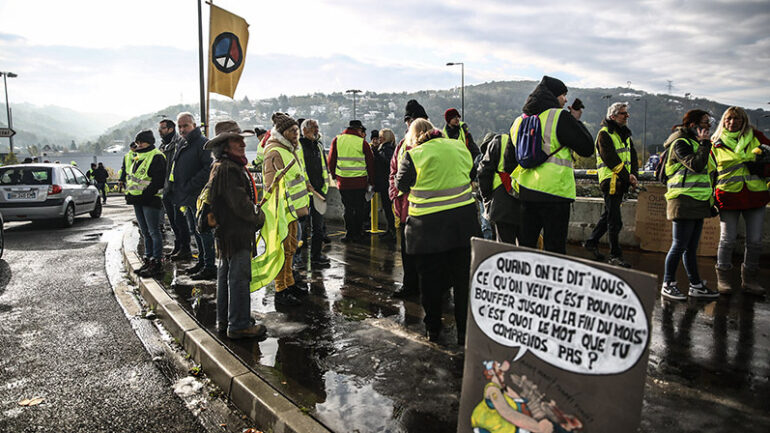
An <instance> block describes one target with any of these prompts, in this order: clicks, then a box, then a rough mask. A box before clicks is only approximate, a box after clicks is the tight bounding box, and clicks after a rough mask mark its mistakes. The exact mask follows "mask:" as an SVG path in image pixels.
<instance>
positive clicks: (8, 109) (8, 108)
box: [0, 71, 18, 153]
mask: <svg viewBox="0 0 770 433" xmlns="http://www.w3.org/2000/svg"><path fill="white" fill-rule="evenodd" d="M0 75H2V76H3V86H5V109H6V112H7V114H8V128H9V129H13V118H11V106H10V105H8V82H7V81H6V77H8V78H16V77H18V75H16V74H14V73H13V72H2V71H0ZM8 142H9V143H10V153H13V136H10V137H8Z"/></svg>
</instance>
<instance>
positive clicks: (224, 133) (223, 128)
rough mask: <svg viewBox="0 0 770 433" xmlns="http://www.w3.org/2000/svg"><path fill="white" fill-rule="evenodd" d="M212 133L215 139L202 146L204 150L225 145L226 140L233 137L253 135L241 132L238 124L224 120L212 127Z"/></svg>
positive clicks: (250, 132) (252, 133)
mask: <svg viewBox="0 0 770 433" xmlns="http://www.w3.org/2000/svg"><path fill="white" fill-rule="evenodd" d="M214 133H215V134H217V135H216V137H214V138H212V139H211V140H209V141H207V142H206V145H205V146H203V148H204V149H211V148H213V147H214V146H219V145H222V144H225V143H227V140H229V139H231V138H235V137H251V136H253V135H254V132H253V131H241V127H240V126H238V122H236V121H234V120H224V121H222V122H217V124H216V126H214Z"/></svg>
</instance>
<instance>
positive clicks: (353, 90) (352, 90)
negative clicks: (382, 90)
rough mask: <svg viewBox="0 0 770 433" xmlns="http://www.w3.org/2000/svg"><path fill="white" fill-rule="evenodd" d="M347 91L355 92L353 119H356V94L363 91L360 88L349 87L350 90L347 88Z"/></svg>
mask: <svg viewBox="0 0 770 433" xmlns="http://www.w3.org/2000/svg"><path fill="white" fill-rule="evenodd" d="M345 93H352V94H353V119H352V120H355V118H356V95H357V94H359V93H361V91H360V90H358V89H349V90H345Z"/></svg>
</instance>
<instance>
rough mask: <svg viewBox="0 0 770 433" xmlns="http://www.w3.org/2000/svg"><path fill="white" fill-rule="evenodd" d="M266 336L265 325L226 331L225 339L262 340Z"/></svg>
mask: <svg viewBox="0 0 770 433" xmlns="http://www.w3.org/2000/svg"><path fill="white" fill-rule="evenodd" d="M266 334H267V328H266V327H265V325H254V326H252V327H249V328H245V329H236V330H229V329H228V330H227V338H229V339H231V340H239V339H241V338H262V337H264V336H265V335H266Z"/></svg>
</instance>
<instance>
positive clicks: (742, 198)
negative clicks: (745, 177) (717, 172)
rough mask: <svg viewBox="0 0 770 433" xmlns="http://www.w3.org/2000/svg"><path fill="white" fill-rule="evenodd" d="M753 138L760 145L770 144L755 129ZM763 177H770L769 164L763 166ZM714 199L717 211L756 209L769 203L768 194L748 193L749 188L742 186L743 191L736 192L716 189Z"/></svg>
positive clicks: (765, 192)
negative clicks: (755, 138)
mask: <svg viewBox="0 0 770 433" xmlns="http://www.w3.org/2000/svg"><path fill="white" fill-rule="evenodd" d="M754 136H755V137H757V140H759V142H760V143H761V144H770V140H769V139H768V138H767V137H765V135H764V134H762V132H760V131H758V130H756V129H755V130H754ZM763 175H764V177H768V176H770V164H765V166H764V173H763ZM715 199H716V205H717V207H718V208H719V210H743V209H756V208H759V207H763V206H766V205H767V204H768V203H770V192H768V191H749V188H748V187H747V186H746V185H745V184H744V185H743V189H742V190H740V191H738V192H726V191H720V190H718V189H717V190H716V191H715Z"/></svg>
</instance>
